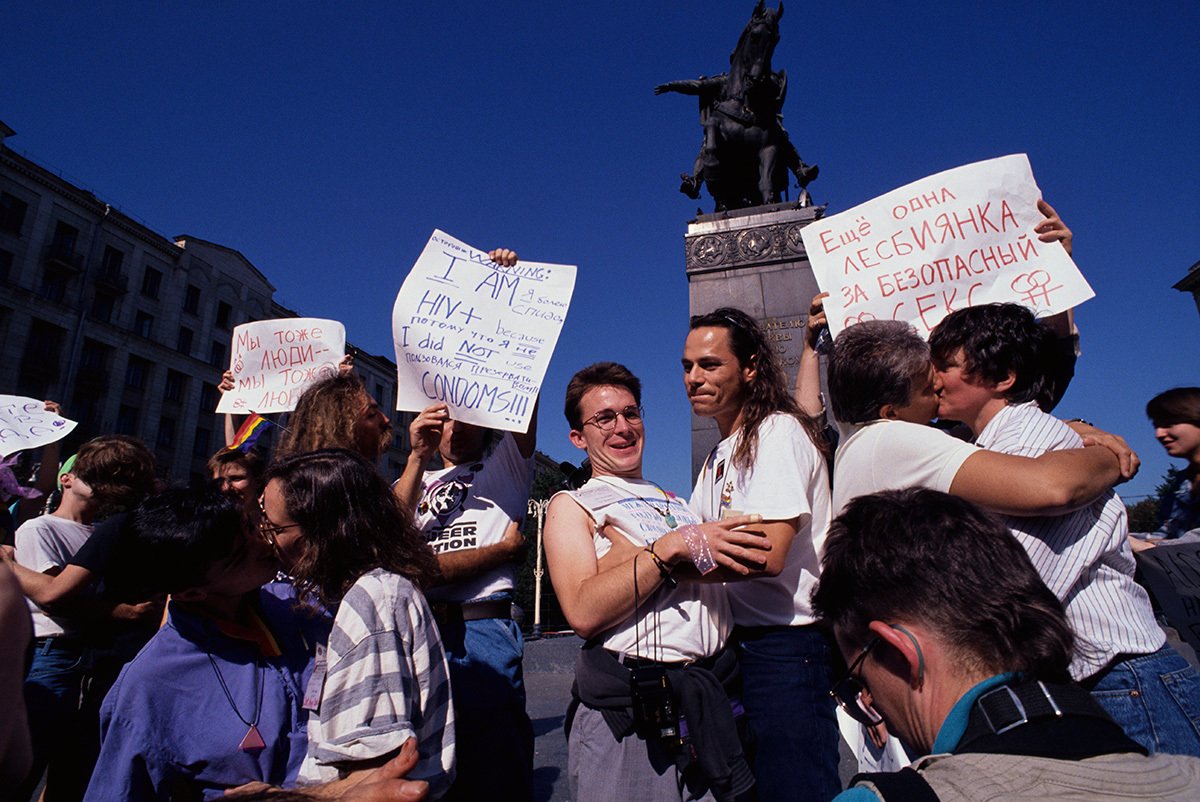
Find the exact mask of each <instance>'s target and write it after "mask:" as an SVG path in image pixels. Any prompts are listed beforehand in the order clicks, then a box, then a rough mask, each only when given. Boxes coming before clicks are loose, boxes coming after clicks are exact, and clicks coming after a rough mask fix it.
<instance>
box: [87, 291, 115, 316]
mask: <svg viewBox="0 0 1200 802" xmlns="http://www.w3.org/2000/svg"><path fill="white" fill-rule="evenodd" d="M116 309H117V297H116V296H115V295H113V294H112V293H111V292H105V291H104V290H97V291H96V296H95V297H94V298H92V317H94V318H95V319H96V320H100V321H103V322H105V323H109V322H111V321H112V319H113V313H114V312H115V311H116Z"/></svg>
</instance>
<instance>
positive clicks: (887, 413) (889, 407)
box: [879, 404, 899, 420]
mask: <svg viewBox="0 0 1200 802" xmlns="http://www.w3.org/2000/svg"><path fill="white" fill-rule="evenodd" d="M879 417H881V418H883V419H884V420H896V419H897V418H898V417H899V416H898V415H897V414H896V405H895V404H884V405H883V406H881V407H880V408H879Z"/></svg>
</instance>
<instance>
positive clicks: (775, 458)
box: [689, 412, 830, 626]
mask: <svg viewBox="0 0 1200 802" xmlns="http://www.w3.org/2000/svg"><path fill="white" fill-rule="evenodd" d="M738 439H739V434H737V433H735V434H732V435H730V436H729V437H726V438H725V439H724V440H722V441H721V442H720V443H718V444H717V447H716V448H715V449H713V451H712V453H711V454H709V455H708V459H706V460H705V462H704V467H703V468H702V469H701V470H700V475H699V476H698V477H696V487H695V489H694V490H693V491H692V500H691V503H690V505H689V506H690V507H691V508H692V511H693V512H695V513H696V514H697V515H699V516H700V517H701V518H702V519H703V520H705V521H717V520H720V519H722V518H725V517H729V516H730V515H741V514H752V513H758V514H759V515H761V516H762V517H763V520H764V521H786V520H790V519H792V518H798V519H799V522H798V528H797V530H796V535H795V537H793V538H792V545H791V548H789V549H788V554H787V560H786V561H785V563H784V567H783V571H782V572H780V574H779V576H774V577H767V576H764V577H758V578H756V579H747V580H743V581H740V582H729V583H727V584H726V586H725V589H726V592H727V593H728V594H729V604H730V607H731V608H732V609H733V617H734V620H735V621H736V622H737V623H738V625H739V626H781V625H782V626H794V625H801V624H811V623H813V621H814V620H815V619H814V617H813V614H812V605H811V604H810V602H809V596H810V595H811V594H812V590H813V587H814V586H815V585H816V582H817V577H818V576H819V575H820V573H821V549H822V548H823V547H824V545H825V535H826V534H827V533H828V531H829V520H830V494H829V470H828V468H826V466H825V458H824V457H822V456H821V452H819V451H817V447H816V446H815V445H813V442H812V440H811V439H809V437H808V433H807V432H806V431H805V430H804V427H803V426H802V425H801V424H800V422H799V421H798V420H796V419H795V418H794V417H792V416H791V415H785V414H782V413H778V412H777V413H775V414H773V415H770V416H769V417H768V418H767V419H766V420H764V421H763V422H762V423H761V424H759V429H758V448H757V451H756V453H755V457H754V463H753V464H752V465H750V466H749V469H747V470H742V469H740V468H738V467H736V466H734V464H733V452H734V450H735V448H736V447H737V442H738Z"/></svg>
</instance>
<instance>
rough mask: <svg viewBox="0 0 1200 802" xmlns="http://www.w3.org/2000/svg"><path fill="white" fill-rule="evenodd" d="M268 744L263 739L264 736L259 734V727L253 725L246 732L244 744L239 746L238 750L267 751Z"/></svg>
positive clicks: (243, 739)
mask: <svg viewBox="0 0 1200 802" xmlns="http://www.w3.org/2000/svg"><path fill="white" fill-rule="evenodd" d="M266 748H267V744H266V742H265V741H263V739H262V735H260V734H259V732H258V727H256V726H254V725H253V724H251V725H250V729H248V730H246V735H245V737H244V738H242V742H241V743H240V744H238V749H240V750H242V751H243V752H257V751H258V750H260V749H266Z"/></svg>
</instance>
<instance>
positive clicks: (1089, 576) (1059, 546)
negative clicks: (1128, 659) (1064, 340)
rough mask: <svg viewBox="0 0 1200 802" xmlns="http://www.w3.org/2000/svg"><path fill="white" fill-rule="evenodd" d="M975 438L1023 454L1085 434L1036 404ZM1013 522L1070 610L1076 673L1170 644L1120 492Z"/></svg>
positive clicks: (1006, 412) (1009, 412)
mask: <svg viewBox="0 0 1200 802" xmlns="http://www.w3.org/2000/svg"><path fill="white" fill-rule="evenodd" d="M975 442H976V444H977V445H980V446H982V447H983V448H986V449H988V450H990V451H999V452H1003V453H1005V454H1014V455H1017V456H1022V457H1037V456H1039V455H1041V454H1043V453H1045V452H1047V451H1058V450H1061V449H1068V448H1082V447H1083V441H1082V440H1081V439H1080V437H1079V435H1077V434H1076V433H1075V432H1074V431H1072V430H1071V428H1070V427H1069V426H1067V425H1066V424H1065V423H1063V422H1062V421H1060V420H1059V419H1058V418H1055V417H1053V416H1051V415H1047V414H1046V413H1044V412H1042V411H1041V410H1040V409H1038V407H1037V405H1036V404H1035V403H1033V402H1029V403H1026V404H1016V405H1010V406H1006V407H1004V408H1003V409H1001V410H1000V411H999V412H998V413H996V415H995V417H993V418H992V419H991V420H990V421H989V422H988V424H987V425H986V426H984V428H983V431H982V432H980V433H979V436H978V437H977V438H976V441H975ZM1005 522H1006V523H1007V524H1008V526H1009V528H1010V529H1011V530H1012V532H1013V535H1015V536H1016V538H1017V540H1019V541H1020V542H1021V545H1022V546H1024V547H1025V550H1026V551H1027V552H1028V553H1029V557H1030V559H1031V560H1032V561H1033V564H1034V566H1035V567H1036V568H1037V570H1038V573H1039V574H1041V577H1042V581H1044V582H1045V583H1046V585H1047V586H1048V587H1049V588H1050V590H1052V591H1054V594H1055V595H1056V596H1058V598H1059V599H1060V600H1061V601H1062V603H1063V606H1064V607H1065V608H1066V612H1067V620H1068V621H1069V622H1070V623H1071V627H1072V628H1073V629H1074V630H1075V636H1076V639H1077V644H1076V650H1075V659H1074V660H1073V661H1072V662H1071V674H1072V676H1074V677H1075V679H1084V678H1086V677H1089V676H1091V675H1092V674H1094V673H1095V672H1097V671H1098V670H1100V669H1101V668H1103V667H1104V665H1105V664H1106V663H1108V662H1109V661H1110V660H1112V658H1113V657H1115V656H1116V655H1118V654H1147V653H1150V652H1153V651H1156V650H1157V649H1158V648H1159V647H1161V646H1162V645H1163V643H1164V642H1165V641H1166V638H1165V636H1164V635H1163V632H1162V629H1161V628H1160V627H1159V626H1158V624H1157V623H1156V622H1155V619H1154V612H1153V610H1152V609H1151V607H1150V599H1149V597H1148V596H1147V595H1146V591H1145V590H1144V589H1143V588H1142V587H1141V586H1140V585H1138V584H1137V583H1136V582H1134V581H1133V571H1134V562H1133V554H1132V552H1131V551H1130V549H1129V544H1128V542H1127V537H1126V536H1127V535H1128V533H1129V522H1128V519H1127V517H1126V513H1125V504H1124V503H1123V502H1122V501H1121V499H1120V497H1118V496H1117V494H1116V493H1114V492H1113V491H1111V490H1110V491H1109V492H1107V493H1105V494H1104V495H1102V496H1100V497H1099V498H1097V499H1096V500H1095V501H1093V502H1092V503H1091V504H1089V505H1088V506H1086V507H1083V508H1081V509H1078V510H1076V511H1074V512H1071V513H1068V514H1066V515H1055V516H1044V517H1031V518H1019V517H1014V516H1005Z"/></svg>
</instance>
